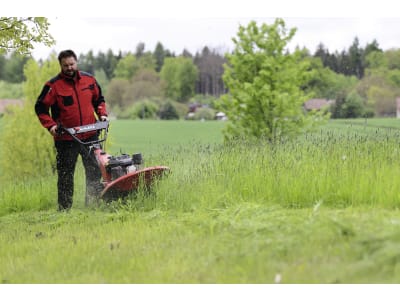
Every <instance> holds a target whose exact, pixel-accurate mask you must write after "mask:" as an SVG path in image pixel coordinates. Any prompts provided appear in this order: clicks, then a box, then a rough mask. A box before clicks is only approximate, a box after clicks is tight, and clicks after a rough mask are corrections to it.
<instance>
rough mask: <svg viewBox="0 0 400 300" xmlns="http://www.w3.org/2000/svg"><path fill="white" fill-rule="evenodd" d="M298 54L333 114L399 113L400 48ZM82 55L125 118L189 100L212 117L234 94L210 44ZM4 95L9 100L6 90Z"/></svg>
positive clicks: (13, 71)
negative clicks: (197, 49)
mask: <svg viewBox="0 0 400 300" xmlns="http://www.w3.org/2000/svg"><path fill="white" fill-rule="evenodd" d="M295 51H299V52H301V53H302V59H304V60H307V61H308V62H309V65H310V78H309V81H308V84H307V85H305V86H304V87H302V88H303V89H304V91H306V92H308V93H309V96H310V98H323V99H332V100H335V102H334V103H335V104H334V105H333V106H332V107H331V112H332V116H333V117H335V118H347V117H361V116H370V117H371V116H392V115H394V114H395V112H396V106H395V99H396V97H397V96H399V95H400V90H399V88H400V50H397V49H392V50H387V51H383V50H382V49H380V47H379V44H378V42H377V41H376V40H374V41H372V42H371V43H367V45H366V46H365V47H362V46H361V45H360V44H359V40H358V38H355V39H354V41H353V43H352V44H351V45H350V47H349V48H348V49H344V50H342V51H341V52H338V51H335V52H333V53H330V52H329V51H328V50H327V49H326V48H325V47H324V45H323V44H322V43H321V44H320V45H319V46H318V47H317V49H316V51H315V52H314V53H313V54H312V53H311V52H310V51H309V50H308V49H306V48H303V49H296V50H295ZM78 56H79V57H78V63H79V68H80V69H81V70H84V71H87V72H89V73H92V74H94V75H95V76H96V78H97V79H98V81H99V82H100V84H101V86H102V88H103V92H104V94H105V96H106V99H107V102H108V103H109V105H110V107H111V108H112V112H113V113H114V114H115V115H116V116H117V117H120V118H166V119H170V118H181V117H183V116H185V115H186V113H187V111H188V104H190V103H197V104H199V106H201V107H202V108H201V109H198V110H197V114H198V115H195V116H194V118H206V119H207V118H213V117H214V115H215V106H216V103H217V102H218V98H219V97H220V96H221V95H223V94H225V93H227V92H228V91H227V89H226V87H225V85H224V81H223V73H224V67H223V65H224V64H225V63H226V59H225V56H224V53H220V51H218V50H216V49H210V48H208V47H207V46H206V47H204V48H203V49H202V50H201V51H200V52H196V53H194V54H192V53H190V52H189V51H187V50H183V51H182V53H181V54H178V55H177V54H175V53H174V52H172V51H170V50H168V49H166V48H165V47H164V46H163V45H162V44H161V43H160V42H159V43H157V45H156V47H155V49H154V50H152V51H150V50H146V49H145V44H144V43H139V44H138V45H137V46H136V49H135V51H133V52H127V53H122V52H118V53H114V52H113V51H112V50H111V49H110V50H108V51H106V52H101V51H100V52H98V53H96V54H95V53H93V51H88V52H87V53H80V54H78ZM28 60H29V58H28V57H26V56H21V55H18V54H15V53H13V54H11V55H8V56H5V55H2V56H0V85H1V84H2V85H4V83H8V84H14V85H18V84H21V83H22V82H23V81H24V80H25V78H24V75H23V74H24V72H23V69H24V65H25V64H26V62H27V61H28ZM39 63H42V62H40V61H39ZM2 90H4V91H6V90H8V93H9V92H10V90H11V89H2ZM14 90H18V89H15V88H14ZM14 93H15V94H18V93H17V92H16V91H14ZM17 96H18V97H19V95H17ZM0 98H5V97H4V93H3V94H2V92H1V91H0ZM6 98H10V97H6Z"/></svg>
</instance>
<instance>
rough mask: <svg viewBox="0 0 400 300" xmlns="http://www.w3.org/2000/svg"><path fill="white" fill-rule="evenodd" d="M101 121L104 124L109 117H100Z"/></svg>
mask: <svg viewBox="0 0 400 300" xmlns="http://www.w3.org/2000/svg"><path fill="white" fill-rule="evenodd" d="M100 121H102V122H105V121H108V117H107V116H101V117H100Z"/></svg>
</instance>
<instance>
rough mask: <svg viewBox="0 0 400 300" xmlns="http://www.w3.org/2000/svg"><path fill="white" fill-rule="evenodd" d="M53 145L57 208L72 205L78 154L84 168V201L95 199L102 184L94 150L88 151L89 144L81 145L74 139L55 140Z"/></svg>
mask: <svg viewBox="0 0 400 300" xmlns="http://www.w3.org/2000/svg"><path fill="white" fill-rule="evenodd" d="M55 146H56V149H57V174H58V182H57V188H58V209H59V210H64V209H69V208H71V206H72V196H73V193H74V173H75V166H76V162H77V159H78V155H80V156H81V158H82V162H83V166H84V168H85V176H86V195H85V203H86V204H88V203H89V198H92V199H94V198H95V199H97V198H98V196H99V194H100V192H101V190H102V188H103V186H102V183H101V171H100V169H99V166H98V164H97V162H96V158H95V156H94V152H93V151H90V149H89V146H85V145H81V144H79V143H78V142H76V141H56V142H55Z"/></svg>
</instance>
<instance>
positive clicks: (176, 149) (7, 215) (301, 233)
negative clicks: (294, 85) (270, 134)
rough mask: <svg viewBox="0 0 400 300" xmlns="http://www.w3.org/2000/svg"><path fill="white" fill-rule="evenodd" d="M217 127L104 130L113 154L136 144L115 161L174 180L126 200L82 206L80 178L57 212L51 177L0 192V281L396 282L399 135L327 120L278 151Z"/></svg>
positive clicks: (119, 125) (118, 125)
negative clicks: (64, 209) (130, 156)
mask: <svg viewBox="0 0 400 300" xmlns="http://www.w3.org/2000/svg"><path fill="white" fill-rule="evenodd" d="M396 121H397V120H392V122H393V124H395V123H396ZM186 125H187V126H188V127H189V128H190V130H189V129H188V128H185V126H186ZM389 127H395V126H389ZM132 128H135V129H136V130H132ZM220 129H221V123H218V122H204V123H200V122H173V123H169V122H160V123H156V122H148V123H147V122H140V123H139V122H127V121H124V122H120V121H115V122H113V125H112V128H111V129H110V137H111V140H112V143H110V146H109V148H110V149H111V150H110V151H115V150H116V149H119V148H123V150H125V149H126V148H129V147H131V145H132V142H133V141H134V142H135V143H136V142H138V143H139V141H140V143H139V144H142V145H144V146H142V147H143V148H141V149H139V151H137V150H136V149H137V148H138V147H137V146H136V145H134V147H132V148H129V149H126V151H123V152H128V153H130V152H132V151H133V152H140V151H141V152H143V154H144V155H145V158H146V157H147V159H146V164H147V163H150V164H163V165H168V166H170V167H171V170H172V172H171V174H169V175H168V176H167V177H166V178H164V179H163V180H162V181H160V182H159V183H158V184H157V185H156V186H155V187H154V189H153V192H152V193H150V194H148V193H144V192H142V191H140V192H139V193H138V194H137V195H136V196H135V197H131V198H130V199H128V200H127V201H126V202H125V203H120V202H114V203H112V204H109V205H105V204H104V205H101V206H100V207H90V208H85V207H84V205H83V201H84V200H83V194H84V193H83V191H84V186H83V170H82V168H78V170H77V174H76V183H77V184H76V187H75V202H74V207H73V209H72V210H71V211H70V212H69V213H58V212H56V198H55V195H56V191H55V179H54V178H46V179H35V180H32V181H31V182H26V183H21V184H14V185H9V186H6V187H5V188H4V189H2V190H1V191H0V215H1V217H0V243H1V244H2V245H3V246H2V247H0V280H1V281H3V282H5V283H274V282H281V283H398V282H399V281H400V274H399V266H400V265H399V263H398V261H399V255H398V253H397V249H398V247H399V243H400V227H399V226H400V213H399V207H400V202H399V195H400V187H399V186H398V184H397V178H399V175H400V174H399V163H398V161H399V160H398V156H399V152H398V151H399V150H398V149H397V148H398V141H399V136H398V132H397V130H393V129H385V128H376V127H374V128H372V129H371V128H370V127H367V126H355V125H351V124H350V125H349V124H343V123H340V122H332V123H330V124H328V125H327V126H326V127H324V128H321V129H320V130H319V131H317V132H315V133H313V134H307V135H304V136H302V137H300V138H299V139H297V140H295V141H282V142H281V143H279V144H277V145H270V144H268V143H261V142H260V143H258V144H249V143H246V142H242V141H237V142H235V143H232V144H230V145H223V144H222V135H221V132H220ZM116 132H118V135H116ZM141 135H144V136H146V137H145V138H143V137H142V139H141V138H140V136H141ZM134 148H136V149H134ZM147 154H148V155H147Z"/></svg>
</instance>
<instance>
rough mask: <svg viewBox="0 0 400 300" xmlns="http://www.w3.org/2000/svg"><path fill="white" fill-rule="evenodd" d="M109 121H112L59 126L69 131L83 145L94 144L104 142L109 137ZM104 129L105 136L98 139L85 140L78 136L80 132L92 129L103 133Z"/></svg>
mask: <svg viewBox="0 0 400 300" xmlns="http://www.w3.org/2000/svg"><path fill="white" fill-rule="evenodd" d="M109 123H110V121H98V122H96V123H93V124H87V125H82V126H75V127H71V128H65V127H63V126H61V125H60V126H59V128H60V129H61V131H64V132H66V133H68V134H69V135H70V136H71V137H72V138H73V139H74V140H75V141H77V142H78V143H80V144H82V145H93V144H97V143H101V142H104V141H105V140H106V139H107V134H108V126H109ZM103 130H104V136H103V137H102V138H100V139H97V140H93V141H89V142H84V141H82V140H81V139H80V138H78V137H77V135H78V134H80V133H85V132H91V131H96V132H98V133H101V131H103Z"/></svg>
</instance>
